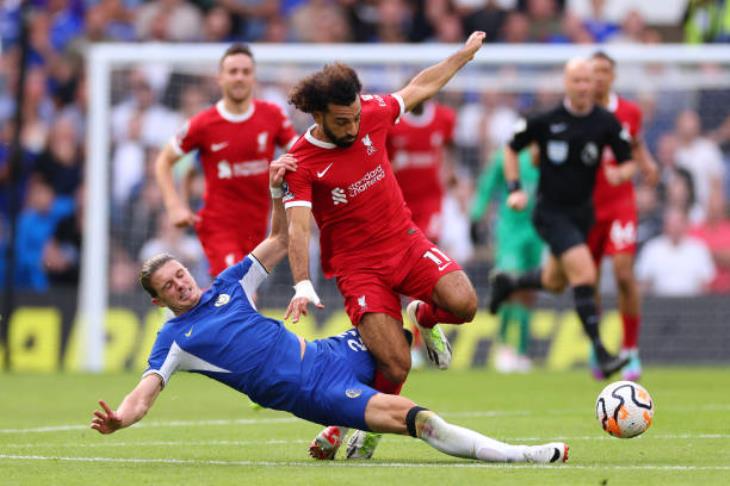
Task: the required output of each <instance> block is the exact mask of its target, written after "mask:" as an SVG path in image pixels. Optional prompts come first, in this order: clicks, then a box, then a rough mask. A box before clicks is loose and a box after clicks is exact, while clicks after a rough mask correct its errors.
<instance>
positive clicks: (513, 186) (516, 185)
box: [507, 180, 522, 194]
mask: <svg viewBox="0 0 730 486" xmlns="http://www.w3.org/2000/svg"><path fill="white" fill-rule="evenodd" d="M520 189H522V184H520V181H519V180H516V181H507V192H509V193H510V194H512V193H513V192H515V191H519V190H520Z"/></svg>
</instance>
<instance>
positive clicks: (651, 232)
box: [612, 184, 662, 288]
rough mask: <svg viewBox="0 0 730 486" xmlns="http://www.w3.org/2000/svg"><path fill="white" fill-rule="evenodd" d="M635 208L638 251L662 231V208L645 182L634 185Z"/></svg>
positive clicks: (655, 195) (654, 191)
mask: <svg viewBox="0 0 730 486" xmlns="http://www.w3.org/2000/svg"><path fill="white" fill-rule="evenodd" d="M636 209H637V211H638V213H639V224H638V226H637V228H636V246H637V248H638V251H639V252H640V251H641V249H642V248H643V247H644V244H645V243H646V242H647V241H649V240H650V239H652V238H654V237H656V236H659V234H661V232H662V210H661V206H660V204H659V198H658V197H657V191H656V190H655V189H654V188H653V187H650V186H647V185H645V184H641V185H638V186H637V187H636ZM612 288H615V287H614V286H612Z"/></svg>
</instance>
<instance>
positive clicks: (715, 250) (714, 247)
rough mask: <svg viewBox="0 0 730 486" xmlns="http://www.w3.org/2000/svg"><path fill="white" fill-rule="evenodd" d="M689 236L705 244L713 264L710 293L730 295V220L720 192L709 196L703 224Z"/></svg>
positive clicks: (696, 227)
mask: <svg viewBox="0 0 730 486" xmlns="http://www.w3.org/2000/svg"><path fill="white" fill-rule="evenodd" d="M690 235H692V236H694V237H696V238H698V239H700V240H702V241H704V242H705V244H706V245H707V247H708V248H709V249H710V253H711V254H712V259H713V261H714V262H715V268H716V269H717V273H716V275H715V279H714V280H713V281H712V283H711V284H710V291H712V292H716V293H730V219H729V218H728V217H727V212H726V208H725V198H724V197H723V194H722V192H720V191H713V192H712V193H711V194H710V199H709V201H708V205H707V217H706V218H705V222H704V223H703V224H701V225H697V226H695V227H694V228H692V230H691V231H690Z"/></svg>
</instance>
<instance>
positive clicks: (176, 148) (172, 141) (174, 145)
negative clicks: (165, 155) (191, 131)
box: [170, 137, 185, 156]
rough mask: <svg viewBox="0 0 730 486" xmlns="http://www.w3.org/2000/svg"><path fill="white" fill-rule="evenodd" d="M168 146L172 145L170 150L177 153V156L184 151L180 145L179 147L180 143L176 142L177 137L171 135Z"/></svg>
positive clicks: (183, 153)
mask: <svg viewBox="0 0 730 486" xmlns="http://www.w3.org/2000/svg"><path fill="white" fill-rule="evenodd" d="M170 147H172V150H174V151H175V153H176V154H177V155H179V156H183V155H185V152H183V149H182V147H180V144H178V143H177V137H172V138H171V139H170Z"/></svg>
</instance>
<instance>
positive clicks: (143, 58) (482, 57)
mask: <svg viewBox="0 0 730 486" xmlns="http://www.w3.org/2000/svg"><path fill="white" fill-rule="evenodd" d="M227 46H228V45H227V44H225V45H224V44H104V43H102V44H95V45H92V46H91V47H90V48H89V49H88V51H87V52H86V68H87V75H88V83H87V89H88V103H89V111H88V124H87V126H88V127H89V128H88V131H87V139H86V146H87V159H86V166H85V180H86V200H85V206H86V211H85V219H84V226H83V230H84V231H83V234H84V244H83V251H82V262H81V281H80V285H79V307H78V317H79V323H80V325H81V327H80V329H79V330H80V331H81V335H80V337H81V340H80V342H81V346H79V352H80V353H81V356H80V358H81V366H82V369H84V370H86V371H93V372H98V371H101V370H102V368H103V362H104V356H103V349H104V324H105V314H106V310H107V307H108V292H107V291H106V289H107V286H108V283H107V282H108V258H109V210H110V204H109V200H110V196H109V193H108V186H107V184H108V181H109V175H110V173H109V167H110V150H111V138H110V114H111V95H112V93H111V72H112V69H115V68H118V67H123V66H125V65H139V64H144V63H168V64H180V65H183V64H191V63H193V62H201V63H209V64H215V63H216V62H217V61H218V60H219V58H220V56H221V54H222V53H223V52H224V51H225V49H226V47H227ZM459 48H460V45H450V44H447V45H445V44H390V45H382V44H381V45H363V44H337V45H301V44H281V45H277V44H266V45H258V44H254V45H252V50H253V52H254V55H255V58H256V62H257V64H259V65H262V64H275V65H276V64H279V65H285V64H296V63H307V64H325V63H328V62H332V61H336V60H338V61H343V62H347V63H352V64H358V65H367V64H378V65H400V66H404V65H405V66H407V65H412V66H414V67H416V66H424V65H429V64H433V63H437V62H439V61H441V60H443V59H445V58H446V57H447V56H449V55H450V54H452V53H453V52H455V51H456V50H458V49H459ZM599 49H600V50H604V51H605V52H607V53H608V54H609V55H611V56H613V57H614V58H615V59H616V60H617V62H618V63H619V65H621V64H622V63H650V62H654V63H663V64H675V65H682V64H691V65H698V64H701V63H721V64H730V48H728V47H726V46H720V45H702V46H686V45H666V44H664V45H659V46H636V45H610V44H608V45H600V46H599V45H593V46H590V45H589V46H572V45H558V46H553V45H542V44H540V45H499V44H496V45H495V44H489V45H486V46H484V48H482V50H481V51H480V52H479V53H477V55H476V57H475V59H474V60H473V61H472V62H473V63H474V64H479V65H491V66H505V65H529V64H532V65H543V66H544V65H559V64H561V63H563V62H565V61H566V60H568V59H570V58H572V57H575V56H587V55H590V54H591V53H593V52H595V51H597V50H599ZM515 60H519V62H517V63H516V62H515ZM477 81H479V80H478V79H476V78H474V77H473V75H472V74H471V73H463V74H461V75H460V74H457V76H456V77H455V78H454V79H453V80H452V81H451V84H452V85H453V84H455V83H456V84H459V85H461V86H472V87H474V88H479V87H480V86H484V85H483V84H479V83H477ZM619 81H621V80H620V79H619ZM643 81H644V82H645V83H647V84H648V85H653V86H658V85H659V84H661V83H662V79H646V80H643ZM673 81H674V82H676V80H673ZM536 82H537V80H534V79H533V80H531V79H529V77H527V79H523V80H521V83H520V85H519V89H522V90H524V89H525V87H527V86H529V85H530V83H536ZM541 82H543V81H541ZM707 83H709V85H711V86H725V87H727V86H730V80H728V79H717V78H714V79H711V80H708V81H707ZM682 84H684V83H682V82H681V81H680V83H679V85H677V86H676V89H681V88H682V87H683V86H682ZM691 86H693V87H701V85H700V86H698V84H696V80H693V81H692V84H691ZM497 87H498V88H499V89H504V88H505V86H497ZM535 87H537V85H535ZM543 87H544V86H543ZM686 87H687V86H684V88H686ZM507 88H509V87H507ZM555 89H556V90H557V89H560V83H559V82H557V83H556V87H555ZM663 89H675V86H664V87H663Z"/></svg>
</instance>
